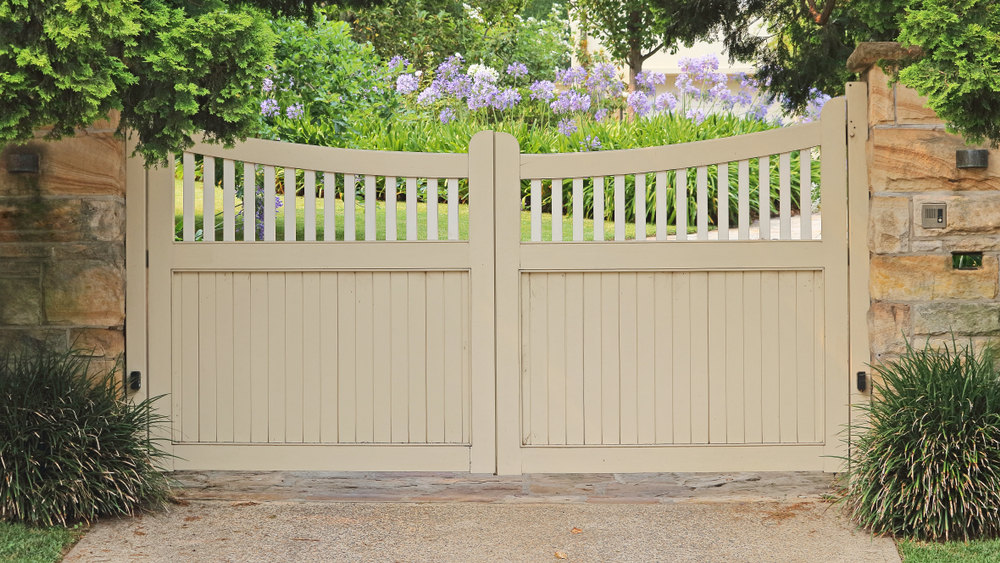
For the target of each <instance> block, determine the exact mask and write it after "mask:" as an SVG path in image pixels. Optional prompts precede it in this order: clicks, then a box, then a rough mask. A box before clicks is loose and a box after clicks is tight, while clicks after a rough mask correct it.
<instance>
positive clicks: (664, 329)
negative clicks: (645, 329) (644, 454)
mask: <svg viewBox="0 0 1000 563" xmlns="http://www.w3.org/2000/svg"><path fill="white" fill-rule="evenodd" d="M673 277H674V275H673V274H671V273H669V272H656V273H654V274H653V295H654V297H653V299H654V301H655V302H654V303H653V311H654V312H655V314H654V324H653V330H654V331H655V332H654V334H653V342H655V347H654V348H653V349H654V350H655V354H654V358H653V359H654V361H655V364H654V367H655V370H656V371H655V374H654V376H655V380H654V381H653V387H654V389H653V392H654V394H655V395H654V396H655V397H656V402H655V405H654V407H655V412H654V416H655V422H656V436H655V439H654V443H657V444H672V443H674V357H673V344H674V324H673V322H674V321H673V303H674V298H673Z"/></svg>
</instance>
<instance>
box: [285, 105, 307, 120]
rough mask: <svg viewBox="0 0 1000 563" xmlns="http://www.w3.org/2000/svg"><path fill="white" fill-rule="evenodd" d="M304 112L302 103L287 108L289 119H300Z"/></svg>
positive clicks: (286, 113) (286, 112)
mask: <svg viewBox="0 0 1000 563" xmlns="http://www.w3.org/2000/svg"><path fill="white" fill-rule="evenodd" d="M303 113H304V110H303V108H302V104H292V105H290V106H288V108H287V109H286V110H285V115H286V116H288V119H298V118H300V117H302V114H303Z"/></svg>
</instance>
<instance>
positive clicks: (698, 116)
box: [687, 108, 708, 125]
mask: <svg viewBox="0 0 1000 563" xmlns="http://www.w3.org/2000/svg"><path fill="white" fill-rule="evenodd" d="M706 117H708V116H707V115H706V114H705V110H703V109H702V108H697V109H696V108H691V109H689V110H688V111H687V118H688V119H693V120H694V122H695V123H697V124H699V125H701V123H702V122H703V121H705V118H706Z"/></svg>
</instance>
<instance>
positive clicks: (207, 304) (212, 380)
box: [189, 159, 219, 442]
mask: <svg viewBox="0 0 1000 563" xmlns="http://www.w3.org/2000/svg"><path fill="white" fill-rule="evenodd" d="M209 160H211V159H209ZM189 275H191V276H196V277H197V278H198V301H199V303H198V341H199V343H198V344H199V345H198V372H199V377H198V403H197V404H198V441H199V442H215V441H217V440H218V434H217V433H216V428H217V423H216V418H215V417H216V415H217V413H218V395H217V386H218V361H217V359H216V349H215V347H216V339H217V338H218V335H219V331H218V328H217V324H216V319H215V314H216V311H215V306H216V305H215V297H216V289H215V273H214V272H200V273H197V274H195V273H192V274H189Z"/></svg>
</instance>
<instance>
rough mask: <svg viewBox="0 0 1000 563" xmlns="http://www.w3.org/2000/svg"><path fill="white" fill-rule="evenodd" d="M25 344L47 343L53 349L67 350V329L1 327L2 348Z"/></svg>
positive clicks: (0, 341)
mask: <svg viewBox="0 0 1000 563" xmlns="http://www.w3.org/2000/svg"><path fill="white" fill-rule="evenodd" d="M24 345H28V346H37V345H45V346H47V347H48V348H49V349H51V350H65V349H66V330H65V329H49V328H3V329H0V349H3V348H6V347H17V346H24Z"/></svg>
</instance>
